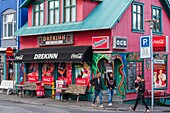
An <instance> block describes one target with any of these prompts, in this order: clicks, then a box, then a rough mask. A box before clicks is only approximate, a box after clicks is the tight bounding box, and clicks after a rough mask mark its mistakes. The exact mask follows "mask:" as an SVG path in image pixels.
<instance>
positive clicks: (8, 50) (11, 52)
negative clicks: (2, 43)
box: [6, 47, 13, 56]
mask: <svg viewBox="0 0 170 113" xmlns="http://www.w3.org/2000/svg"><path fill="white" fill-rule="evenodd" d="M6 55H7V56H12V55H13V49H12V48H11V47H8V48H7V49H6Z"/></svg>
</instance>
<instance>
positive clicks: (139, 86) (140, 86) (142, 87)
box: [130, 75, 150, 112]
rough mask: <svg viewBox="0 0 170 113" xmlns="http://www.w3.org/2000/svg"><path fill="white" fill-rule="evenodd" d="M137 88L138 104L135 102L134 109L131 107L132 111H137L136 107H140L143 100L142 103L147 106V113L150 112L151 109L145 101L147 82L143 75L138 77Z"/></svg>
mask: <svg viewBox="0 0 170 113" xmlns="http://www.w3.org/2000/svg"><path fill="white" fill-rule="evenodd" d="M135 87H136V91H137V93H138V96H137V98H136V102H135V105H134V107H130V109H131V110H132V111H135V110H136V107H137V105H138V102H139V101H140V100H142V103H143V104H144V105H145V108H146V110H145V112H150V111H149V107H148V106H147V104H146V103H145V100H144V93H145V81H144V79H142V76H141V75H137V80H136V81H135Z"/></svg>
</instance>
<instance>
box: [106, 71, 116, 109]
mask: <svg viewBox="0 0 170 113" xmlns="http://www.w3.org/2000/svg"><path fill="white" fill-rule="evenodd" d="M106 86H107V88H108V103H109V104H108V106H112V98H113V94H114V88H115V86H116V82H115V80H114V78H113V72H109V75H108V77H107V78H106Z"/></svg>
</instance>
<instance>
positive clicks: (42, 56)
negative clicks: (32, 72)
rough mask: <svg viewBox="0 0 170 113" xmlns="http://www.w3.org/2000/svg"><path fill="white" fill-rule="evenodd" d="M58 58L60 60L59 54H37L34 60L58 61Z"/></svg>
mask: <svg viewBox="0 0 170 113" xmlns="http://www.w3.org/2000/svg"><path fill="white" fill-rule="evenodd" d="M57 58H58V53H49V54H35V55H34V60H35V59H57Z"/></svg>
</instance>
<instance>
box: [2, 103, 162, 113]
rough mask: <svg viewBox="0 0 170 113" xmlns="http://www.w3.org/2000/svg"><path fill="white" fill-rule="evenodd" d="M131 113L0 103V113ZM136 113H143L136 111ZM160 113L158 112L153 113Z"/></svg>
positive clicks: (73, 107)
mask: <svg viewBox="0 0 170 113" xmlns="http://www.w3.org/2000/svg"><path fill="white" fill-rule="evenodd" d="M87 112H88V113H111V112H114V113H123V112H125V113H131V111H112V110H105V109H100V108H97V107H96V108H91V107H88V108H87V107H80V106H79V107H78V106H72V105H70V106H63V105H55V106H50V105H41V106H40V105H30V104H21V103H15V102H8V101H0V113H87ZM137 113H143V112H139V111H137ZM153 113H160V112H153Z"/></svg>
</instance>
